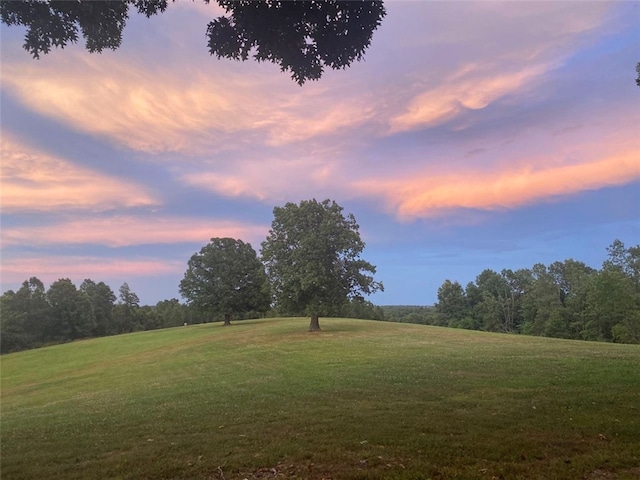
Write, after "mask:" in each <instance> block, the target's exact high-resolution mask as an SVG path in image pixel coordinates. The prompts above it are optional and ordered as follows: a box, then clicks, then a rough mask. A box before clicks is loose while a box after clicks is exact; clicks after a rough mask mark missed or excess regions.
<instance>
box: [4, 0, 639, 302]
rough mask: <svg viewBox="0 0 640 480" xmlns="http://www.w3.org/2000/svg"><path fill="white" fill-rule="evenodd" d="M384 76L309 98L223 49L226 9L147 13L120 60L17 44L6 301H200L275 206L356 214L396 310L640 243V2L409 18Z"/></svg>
mask: <svg viewBox="0 0 640 480" xmlns="http://www.w3.org/2000/svg"><path fill="white" fill-rule="evenodd" d="M385 5H386V9H387V15H386V17H385V18H384V20H383V21H382V24H381V25H380V27H379V28H378V30H376V32H375V33H374V36H373V40H372V44H371V46H370V47H369V49H368V50H367V51H366V53H365V56H364V59H363V61H361V62H356V63H354V64H352V66H350V67H349V68H347V69H344V70H338V71H333V70H329V71H326V72H325V74H324V75H323V77H322V78H321V79H320V80H319V81H316V82H308V83H306V84H305V85H303V86H299V85H298V84H297V83H295V82H294V81H292V80H291V78H290V76H289V74H287V73H282V72H281V71H280V69H279V67H278V66H277V65H274V64H271V63H257V62H255V61H247V62H235V61H231V60H224V59H216V58H215V57H212V56H210V55H209V54H208V51H207V46H206V37H205V32H206V26H207V23H208V22H209V21H211V20H212V19H214V18H215V17H217V16H218V15H220V14H221V13H222V12H221V11H220V10H219V7H217V5H214V4H209V5H206V4H204V3H202V2H186V1H179V2H177V3H174V4H170V5H169V8H168V10H167V11H166V12H165V13H164V14H162V15H159V16H155V17H152V18H150V19H147V18H145V17H143V16H140V15H137V14H133V13H132V15H131V18H130V19H129V21H128V23H127V26H126V28H125V30H124V36H123V42H122V46H121V47H120V48H119V49H118V50H115V51H110V50H109V51H104V52H103V53H101V54H90V53H88V52H87V51H86V50H85V48H84V42H83V41H82V40H81V41H80V42H79V43H78V44H77V45H73V46H70V47H67V48H65V49H63V50H61V49H57V50H54V51H52V52H51V53H50V54H48V55H45V56H43V57H41V59H40V60H34V59H32V58H31V56H30V55H29V54H28V53H27V52H26V51H25V50H23V48H22V43H23V37H24V30H23V29H22V28H20V27H7V26H5V25H2V27H1V28H0V35H1V37H0V40H1V68H0V108H1V110H0V112H1V113H0V126H1V147H0V148H1V151H0V154H1V161H2V170H1V183H0V201H1V219H0V221H1V241H2V245H1V252H0V255H1V257H0V258H1V267H2V269H1V277H0V282H1V287H2V291H3V292H5V291H7V290H9V289H13V290H16V289H18V288H19V287H20V285H21V283H22V282H23V281H24V280H26V279H28V278H30V277H32V276H36V277H38V278H40V279H41V280H42V281H44V282H45V285H47V286H48V285H50V284H51V283H52V282H53V281H55V280H57V279H59V278H70V279H71V280H72V281H73V282H74V283H76V285H78V286H79V285H80V283H81V282H82V281H83V280H84V279H85V278H91V279H92V280H94V281H96V282H99V281H104V282H105V283H107V284H108V285H110V286H111V288H112V289H113V290H114V291H115V292H116V293H117V291H118V288H119V287H120V285H122V283H124V282H127V283H128V284H129V286H130V288H131V289H132V290H133V291H134V292H135V293H136V294H137V295H138V296H139V298H140V301H141V304H148V305H153V304H155V303H157V302H158V301H160V300H165V299H170V298H180V294H179V289H178V286H179V283H180V280H181V279H182V278H183V276H184V272H185V270H186V268H187V261H188V259H189V258H190V257H191V255H193V254H194V253H196V252H197V251H199V250H200V248H202V246H204V245H205V244H206V243H207V242H208V241H209V239H210V238H212V237H233V238H239V239H242V240H243V241H245V242H249V243H251V245H252V246H253V247H254V248H255V249H256V251H258V252H259V249H260V243H261V242H262V241H263V240H264V239H265V238H266V236H267V235H268V232H269V227H270V225H271V221H272V219H273V207H274V206H282V205H284V204H285V203H287V202H294V203H299V202H300V201H301V200H307V199H311V198H316V199H318V200H323V199H325V198H329V199H332V200H335V201H336V202H338V203H339V204H340V205H341V206H342V207H344V211H345V213H349V212H350V213H353V214H354V215H355V217H356V220H357V221H358V223H359V225H360V233H361V236H362V238H363V240H364V241H365V243H366V248H365V250H364V252H363V254H362V258H364V259H365V260H367V261H369V262H371V263H373V264H374V265H376V266H377V273H376V279H377V280H380V281H382V282H383V284H384V287H385V289H384V292H378V293H376V294H374V295H372V296H371V297H369V300H371V301H372V302H373V303H375V304H377V305H430V304H433V303H435V302H436V301H437V291H438V288H439V286H440V285H442V283H443V282H444V281H445V280H446V279H450V280H452V281H458V282H460V283H461V284H462V285H463V286H464V285H466V284H467V283H468V282H471V281H474V280H475V278H476V276H477V275H478V274H479V273H480V272H481V271H482V270H484V269H486V268H490V269H493V270H495V271H498V272H499V271H501V270H502V269H514V270H515V269H518V268H530V267H532V266H533V265H534V264H536V263H543V264H546V265H549V264H550V263H552V262H554V261H562V260H565V259H568V258H573V259H574V260H578V261H582V262H585V263H586V264H588V265H590V266H592V267H594V268H600V267H601V265H602V262H603V261H604V260H605V258H606V247H607V246H608V245H610V244H611V243H612V242H613V240H615V239H619V240H621V241H622V242H624V243H625V245H626V246H633V245H637V244H638V243H640V221H639V220H640V88H638V87H637V86H636V83H635V77H636V72H635V66H636V64H637V63H638V62H639V61H640V28H638V27H639V25H640V2H638V1H626V2H576V1H568V2H551V1H549V2H547V1H543V2H534V3H527V2H506V3H504V2H488V1H472V2H430V1H413V2H405V1H387V2H385Z"/></svg>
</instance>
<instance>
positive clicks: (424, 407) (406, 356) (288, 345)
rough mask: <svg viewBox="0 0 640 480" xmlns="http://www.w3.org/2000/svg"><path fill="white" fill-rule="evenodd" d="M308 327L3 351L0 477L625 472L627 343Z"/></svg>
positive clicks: (255, 324)
mask: <svg viewBox="0 0 640 480" xmlns="http://www.w3.org/2000/svg"><path fill="white" fill-rule="evenodd" d="M307 325H308V321H307V320H306V319H299V318H298V319H267V320H255V321H245V322H237V323H235V324H234V325H233V326H231V327H223V326H222V325H220V324H206V325H194V326H189V327H180V328H175V329H168V330H160V331H152V332H140V333H135V334H130V335H122V336H116V337H109V338H101V339H95V340H87V341H81V342H75V343H71V344H67V345H58V346H54V347H49V348H43V349H38V350H33V351H28V352H20V353H16V354H9V355H5V356H3V357H2V358H1V359H0V362H1V388H2V391H1V401H2V403H1V409H2V410H1V413H2V423H1V426H0V433H1V442H2V444H1V446H2V457H1V469H2V470H1V475H2V478H3V479H4V480H9V479H45V478H46V479H61V480H62V479H65V480H66V479H106V478H112V479H115V478H149V479H160V478H164V479H174V478H175V479H179V478H194V479H224V480H230V479H236V478H237V479H244V478H247V479H254V478H309V479H321V478H325V479H328V478H332V479H356V478H358V479H374V478H398V479H428V478H433V479H449V478H464V479H467V478H469V479H473V478H478V479H501V478H504V479H517V478H540V479H567V478H575V479H587V480H602V479H605V480H608V479H632V478H636V479H637V478H640V468H638V465H640V347H638V346H634V345H617V344H604V343H591V342H578V341H564V340H556V339H542V338H536V337H524V336H513V335H498V334H488V333H482V332H473V331H466V330H454V329H445V328H437V327H427V326H421V325H407V324H397V323H384V322H370V321H364V320H345V319H321V326H322V328H323V331H322V332H319V333H314V334H311V333H308V332H306V328H307Z"/></svg>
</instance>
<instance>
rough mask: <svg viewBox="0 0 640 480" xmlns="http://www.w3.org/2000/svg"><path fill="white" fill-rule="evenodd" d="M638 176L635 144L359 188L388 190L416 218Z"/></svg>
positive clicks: (397, 206) (395, 205) (506, 204)
mask: <svg viewBox="0 0 640 480" xmlns="http://www.w3.org/2000/svg"><path fill="white" fill-rule="evenodd" d="M530 163H531V164H536V162H530ZM538 163H540V162H538ZM638 179H640V164H639V163H638V156H637V151H636V150H633V151H629V152H626V153H622V154H619V155H617V156H615V157H610V158H604V159H600V160H596V161H593V162H588V163H581V164H577V165H560V166H546V167H543V168H533V167H526V168H506V169H504V170H502V171H486V170H471V171H469V170H468V171H460V172H457V173H455V174H453V173H451V174H438V175H430V174H429V173H428V172H424V173H423V174H421V175H416V176H415V177H414V178H411V179H401V180H400V179H391V180H388V179H372V180H364V181H361V182H358V183H357V185H356V188H357V189H358V190H359V191H361V192H362V193H363V194H365V195H369V196H378V195H380V194H382V195H383V196H384V197H385V198H386V199H387V202H388V206H389V208H390V209H391V210H392V211H393V213H395V214H396V215H397V216H398V217H399V218H400V219H403V220H410V219H415V218H430V217H436V216H439V215H443V214H451V212H452V211H453V212H455V210H456V209H479V210H497V209H505V208H507V209H512V208H517V207H520V206H523V205H527V204H530V203H533V202H539V201H548V200H552V199H556V198H558V197H564V196H568V195H573V194H576V193H579V192H583V191H586V190H591V189H598V188H603V187H607V186H614V185H623V184H626V183H630V182H633V181H635V180H638Z"/></svg>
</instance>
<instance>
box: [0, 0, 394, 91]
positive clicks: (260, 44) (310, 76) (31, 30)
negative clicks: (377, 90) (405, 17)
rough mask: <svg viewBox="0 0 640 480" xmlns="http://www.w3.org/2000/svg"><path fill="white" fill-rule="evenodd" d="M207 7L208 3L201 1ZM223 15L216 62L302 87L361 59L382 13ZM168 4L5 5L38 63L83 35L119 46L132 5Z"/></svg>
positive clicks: (228, 4)
mask: <svg viewBox="0 0 640 480" xmlns="http://www.w3.org/2000/svg"><path fill="white" fill-rule="evenodd" d="M204 2H205V3H209V0H204ZM217 3H218V4H219V5H220V6H221V7H222V8H223V9H224V10H225V12H226V15H225V16H221V17H219V18H217V19H215V20H213V21H211V22H210V23H209V24H208V26H207V32H206V34H207V39H208V40H207V45H208V48H209V53H210V54H211V55H215V56H217V57H218V58H221V57H222V58H228V59H234V60H243V61H244V60H247V59H248V58H249V56H250V55H251V56H252V57H253V58H255V59H256V60H257V61H258V62H262V61H269V62H273V63H275V64H277V65H279V66H280V69H281V70H282V71H290V72H291V76H292V78H293V79H294V80H295V81H296V82H298V83H299V84H301V85H302V84H303V83H304V82H305V81H307V80H317V79H319V78H320V77H321V76H322V73H323V70H324V67H329V68H333V69H340V68H346V67H347V66H349V65H350V64H351V63H352V62H353V61H354V60H360V59H362V57H363V55H364V51H365V50H366V49H367V48H368V47H369V45H370V43H371V37H372V36H373V32H374V31H375V30H376V28H378V26H379V25H380V23H381V21H382V18H383V17H384V16H385V8H384V5H383V2H381V1H338V0H309V1H286V2H282V1H279V0H262V1H247V0H244V1H237V0H217ZM167 6H168V0H124V1H96V0H76V1H73V2H71V1H65V0H63V1H56V0H48V1H39V0H38V1H36V0H27V1H21V2H1V3H0V16H1V18H2V22H3V23H5V24H6V25H23V26H25V27H27V34H26V37H25V42H24V48H25V49H26V50H27V51H28V52H29V53H31V54H32V55H33V56H34V58H38V57H39V56H40V55H41V54H43V53H44V54H46V53H49V52H50V51H51V48H52V47H54V46H55V47H60V48H64V47H65V46H66V45H67V44H68V43H75V42H77V41H78V37H79V36H80V35H82V36H83V37H84V38H85V40H86V48H87V50H88V51H90V52H101V51H102V50H103V49H105V48H109V49H114V50H115V49H117V48H118V47H119V46H120V44H121V42H122V30H123V28H124V27H125V25H126V23H127V19H128V17H129V8H130V7H133V9H135V10H137V11H138V12H139V13H141V14H144V15H146V16H147V17H150V16H152V15H156V14H158V13H161V12H164V11H165V10H166V9H167Z"/></svg>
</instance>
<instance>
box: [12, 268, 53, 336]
mask: <svg viewBox="0 0 640 480" xmlns="http://www.w3.org/2000/svg"><path fill="white" fill-rule="evenodd" d="M5 315H6V318H5V320H6V327H9V326H10V327H11V330H12V331H13V333H14V334H15V335H18V337H16V338H20V344H21V346H20V347H19V348H18V349H24V348H32V347H36V346H39V345H42V344H44V343H45V342H47V341H49V338H48V333H49V331H48V329H49V322H50V320H51V307H50V305H49V303H48V302H47V295H46V291H45V287H44V284H43V283H42V281H41V280H40V279H39V278H37V277H31V278H29V280H25V281H24V282H23V283H22V286H21V287H20V288H19V289H18V291H17V292H16V293H15V295H13V296H12V297H11V298H10V300H9V299H7V302H6V307H3V312H2V316H3V317H5Z"/></svg>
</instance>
